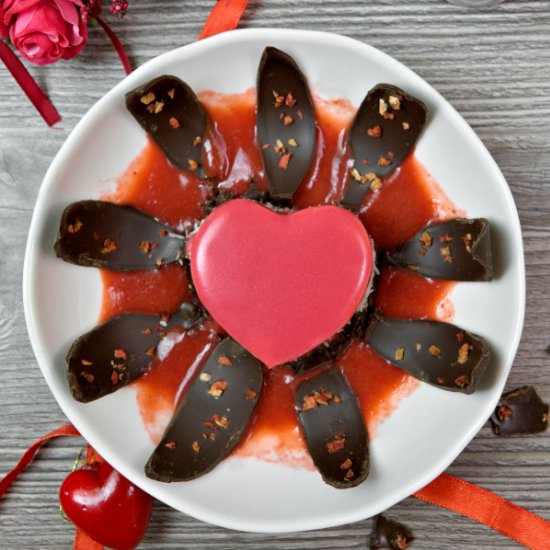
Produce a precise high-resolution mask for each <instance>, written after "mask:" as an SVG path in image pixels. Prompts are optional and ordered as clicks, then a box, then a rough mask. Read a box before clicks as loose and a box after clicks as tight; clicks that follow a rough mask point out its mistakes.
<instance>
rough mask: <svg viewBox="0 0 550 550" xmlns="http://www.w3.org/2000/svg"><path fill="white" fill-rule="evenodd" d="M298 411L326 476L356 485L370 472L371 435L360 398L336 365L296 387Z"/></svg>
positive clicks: (340, 484) (334, 483) (335, 483)
mask: <svg viewBox="0 0 550 550" xmlns="http://www.w3.org/2000/svg"><path fill="white" fill-rule="evenodd" d="M295 408H296V413H297V414H298V419H299V420H300V424H301V426H302V430H303V432H304V436H305V439H306V443H307V447H308V449H309V453H310V455H311V458H312V459H313V462H314V464H315V466H316V467H317V469H318V470H319V472H320V474H321V475H322V476H323V479H324V480H325V482H326V483H328V484H329V485H332V486H333V487H336V488H338V489H346V488H349V487H355V486H356V485H359V484H360V483H362V482H363V481H364V480H365V479H366V477H367V475H368V473H369V447H368V435H367V430H366V428H365V423H364V420H363V415H362V414H361V409H360V408H359V404H358V402H357V398H356V397H355V394H354V393H353V391H352V389H351V388H350V387H349V385H348V383H347V382H346V380H345V378H344V376H343V375H342V374H341V373H340V372H338V371H336V370H335V369H333V368H328V369H327V370H324V371H323V372H321V373H320V374H318V375H317V376H315V377H313V378H310V379H308V380H306V381H305V382H302V383H301V384H300V385H299V386H298V388H297V389H296V401H295Z"/></svg>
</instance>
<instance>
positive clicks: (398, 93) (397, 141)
mask: <svg viewBox="0 0 550 550" xmlns="http://www.w3.org/2000/svg"><path fill="white" fill-rule="evenodd" d="M425 122H426V106H425V105H424V103H422V102H421V101H420V100H418V99H416V98H415V97H413V96H411V95H409V94H407V93H406V92H404V91H403V90H402V89H401V88H398V87H397V86H393V85H391V84H378V85H377V86H375V87H374V88H373V89H372V90H370V91H369V93H368V94H367V96H366V97H365V99H364V100H363V103H361V106H360V107H359V110H358V111H357V114H356V115H355V118H354V120H353V123H352V125H351V129H350V131H349V134H348V144H349V146H350V148H351V153H352V155H353V158H354V166H353V168H352V170H351V175H350V179H349V183H348V185H347V187H346V190H345V192H344V197H343V199H342V206H344V207H345V208H349V209H350V210H353V211H358V210H359V209H360V207H361V204H362V202H363V199H364V198H365V195H366V194H367V191H368V190H369V189H370V187H371V186H373V187H374V185H375V184H378V185H379V183H380V182H379V178H381V177H383V176H387V175H388V174H390V173H391V172H393V171H394V170H395V169H396V168H397V167H398V166H399V165H400V164H401V163H402V162H403V160H404V159H405V158H406V157H407V156H408V155H409V153H410V152H411V151H412V150H413V148H414V146H415V145H416V141H417V140H418V137H419V136H420V132H421V131H422V128H423V127H424V123H425Z"/></svg>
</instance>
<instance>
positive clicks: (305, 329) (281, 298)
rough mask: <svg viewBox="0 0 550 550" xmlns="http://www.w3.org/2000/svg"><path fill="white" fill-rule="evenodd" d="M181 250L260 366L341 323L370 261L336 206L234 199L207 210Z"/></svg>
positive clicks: (352, 223)
mask: <svg viewBox="0 0 550 550" xmlns="http://www.w3.org/2000/svg"><path fill="white" fill-rule="evenodd" d="M187 253H188V255H189V256H190V259H191V274H192V276H193V283H194V285H195V289H196V291H197V294H198V296H199V298H200V300H201V302H202V303H203V305H204V306H205V307H206V309H207V310H208V311H209V312H210V314H211V315H212V317H213V318H214V319H215V320H216V321H217V322H218V323H219V324H220V325H221V326H222V327H223V328H224V329H225V330H226V331H227V332H228V334H229V335H230V336H231V337H232V338H233V339H235V340H236V341H237V342H239V343H240V344H241V345H242V346H243V347H245V348H246V349H247V350H248V351H249V352H250V353H252V354H253V355H255V356H256V357H257V358H258V359H260V360H261V361H263V362H264V363H265V364H266V365H267V366H268V367H274V366H275V365H280V364H282V363H285V362H288V361H290V360H292V359H295V358H297V357H299V356H300V355H303V354H304V353H307V352H308V351H310V350H312V349H313V348H315V347H316V346H318V345H319V344H321V343H323V342H324V341H326V340H327V339H329V338H330V337H331V336H332V335H333V334H335V333H336V332H338V331H339V330H340V329H341V328H343V327H344V326H345V324H346V323H347V322H348V321H349V320H350V318H351V317H352V315H353V314H354V313H355V311H356V310H357V309H358V307H359V306H360V305H361V303H362V301H363V299H364V298H365V295H366V293H367V289H368V286H369V282H370V280H371V276H372V271H373V247H372V242H371V240H370V238H369V236H368V234H367V231H366V230H365V228H364V226H363V224H362V223H361V222H360V221H359V219H358V218H357V217H356V216H354V215H353V214H352V213H351V212H349V211H348V210H345V209H343V208H339V207H336V206H316V207H312V208H308V209H305V210H300V211H298V212H294V213H276V212H273V211H272V210H269V209H268V208H266V207H264V206H261V205H259V204H257V203H255V202H252V201H248V200H243V199H236V200H232V201H229V202H227V203H225V204H223V205H222V206H219V207H218V208H216V209H215V210H214V211H213V212H212V213H211V214H210V215H209V216H208V218H207V219H206V220H205V221H204V222H203V224H202V225H201V226H200V228H199V229H198V231H197V232H196V233H195V234H194V235H193V237H192V238H191V239H190V241H189V243H188V246H187Z"/></svg>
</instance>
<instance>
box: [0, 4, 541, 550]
mask: <svg viewBox="0 0 550 550" xmlns="http://www.w3.org/2000/svg"><path fill="white" fill-rule="evenodd" d="M213 3H214V0H208V1H205V0H163V2H153V1H152V0H140V1H137V0H136V1H134V2H130V10H129V12H128V16H127V17H126V18H125V19H124V20H123V21H115V22H114V23H113V27H114V28H115V30H116V32H117V33H118V35H119V37H120V39H121V40H122V42H123V43H124V44H125V45H127V48H128V52H129V54H130V56H131V57H132V59H133V61H134V63H135V64H136V65H139V64H141V63H143V62H145V61H147V60H148V59H151V58H152V57H154V56H156V55H158V54H161V53H163V52H165V51H167V50H170V49H172V48H174V47H176V46H179V45H183V44H186V43H189V42H192V41H193V40H194V39H195V37H196V36H197V35H198V34H199V32H200V29H201V26H202V23H203V22H204V21H205V19H206V16H207V14H208V12H209V9H210V7H211V5H212V4H213ZM242 26H243V27H281V28H282V27H290V28H307V29H317V30H323V31H332V32H336V33H341V34H346V35H348V36H351V37H353V38H357V39H359V40H361V41H364V42H367V43H369V44H371V45H373V46H375V47H377V48H379V49H381V50H383V51H385V52H387V53H388V54H390V55H392V56H393V57H395V58H397V59H398V60H400V61H402V62H404V63H405V64H407V65H408V66H409V67H411V68H412V69H413V70H415V71H416V72H418V73H419V74H420V75H421V76H422V77H423V78H425V79H426V80H427V81H428V82H429V83H431V84H432V85H433V86H434V87H435V88H436V89H437V90H439V91H440V92H441V93H442V94H443V95H444V96H445V97H446V98H447V99H448V100H449V101H450V102H451V103H452V104H453V105H454V107H456V109H457V110H458V111H459V112H460V113H461V114H462V115H463V116H464V118H465V119H466V120H467V121H468V122H469V123H470V125H471V126H472V127H473V128H474V130H475V131H476V132H477V133H478V135H479V136H480V137H481V139H482V140H483V141H484V143H485V144H486V145H487V147H488V149H489V150H490V152H491V153H492V154H493V156H494V157H495V159H496V161H497V163H498V164H499V166H500V168H501V169H502V171H503V173H504V175H505V177H506V179H507V180H508V182H509V184H510V187H511V189H512V192H513V194H514V198H515V200H516V204H517V207H518V210H519V214H520V218H521V223H522V227H523V232H524V240H525V259H526V266H527V313H526V318H525V329H524V333H523V338H522V341H521V344H520V348H519V351H518V354H517V358H516V361H515V364H514V368H513V370H512V373H511V375H510V378H509V381H508V384H507V388H508V389H511V388H515V387H517V386H519V385H522V384H526V383H527V384H533V385H535V386H536V387H537V388H538V390H539V393H540V394H541V395H542V396H543V398H545V399H546V400H547V401H548V400H550V377H549V374H550V354H549V353H548V352H547V351H546V349H547V347H548V346H549V345H550V293H549V289H550V245H549V240H548V239H549V238H550V156H549V154H548V151H549V147H550V130H549V128H550V94H549V93H548V90H549V89H550V5H549V3H548V1H547V0H538V1H537V0H518V1H512V0H508V1H506V2H504V3H503V4H502V5H501V6H499V7H498V8H493V9H488V10H467V9H462V8H459V7H457V6H452V5H449V4H447V3H446V2H444V0H415V1H414V2H413V1H411V0H409V1H405V0H402V1H396V0H369V1H367V0H362V1H357V0H354V1H351V0H349V1H343V0H325V1H323V0H300V1H297V0H271V1H269V2H268V1H264V2H262V1H258V0H256V1H253V2H251V4H250V6H249V8H248V9H247V11H246V12H245V18H244V21H243V25H242ZM30 70H31V72H32V74H33V75H34V76H35V77H36V79H37V81H38V82H39V83H40V84H41V85H42V86H43V87H44V88H45V89H46V90H47V91H48V93H49V94H50V96H51V98H52V100H53V101H54V103H55V105H56V106H57V107H58V108H59V110H60V112H61V115H62V116H63V122H62V123H61V124H60V126H61V128H62V129H55V130H52V129H49V128H47V127H46V126H45V124H44V123H43V122H42V120H41V119H40V118H39V117H38V116H37V114H36V113H35V111H34V109H33V108H32V106H31V105H30V104H29V103H28V102H27V101H26V99H25V98H23V96H22V95H21V93H20V91H19V89H18V88H17V86H16V85H15V83H14V81H13V80H12V79H11V77H10V76H9V74H8V72H7V71H6V70H5V69H4V68H3V67H0V82H1V83H2V85H1V86H0V247H1V250H2V256H1V258H0V369H1V377H0V426H1V428H0V435H1V437H0V474H2V473H4V472H6V471H8V470H9V469H10V468H11V467H12V466H13V465H14V463H15V462H16V460H17V459H18V458H19V456H20V454H21V452H22V450H23V449H24V448H26V447H27V446H28V444H29V443H30V442H31V441H33V440H34V439H36V438H37V437H39V436H41V435H43V434H44V433H47V432H48V431H50V430H51V429H53V428H54V427H56V426H58V425H59V424H62V423H64V422H65V421H66V419H65V417H64V415H63V414H62V412H61V411H60V409H59V407H58V405H57V404H56V402H55V401H54V399H53V397H52V396H51V394H50V392H49V390H48V388H47V386H46V383H45V382H44V380H43V378H42V376H41V374H40V370H39V368H38V366H37V364H36V360H35V358H34V355H33V352H32V350H31V347H30V344H29V340H28V337H27V332H26V328H25V321H24V316H23V305H22V296H21V277H22V268H23V252H24V246H25V240H26V235H27V229H28V225H29V223H30V218H31V214H32V209H33V206H34V201H35V198H36V194H37V191H38V188H39V185H40V182H41V180H42V177H43V175H44V173H45V171H46V169H47V167H48V165H49V163H50V161H51V160H52V158H53V157H54V155H55V153H56V152H57V151H58V149H59V147H60V146H61V144H62V143H63V141H64V140H65V139H66V137H67V136H68V134H69V132H70V131H71V129H72V128H73V127H74V126H75V124H76V123H77V122H78V120H79V119H80V118H81V117H82V116H83V115H84V113H85V112H86V111H87V110H88V109H89V108H90V107H91V106H92V104H93V103H94V102H95V101H96V100H97V99H99V98H100V97H101V96H102V95H103V94H104V93H105V92H107V91H108V90H109V89H110V88H111V87H112V86H113V85H115V84H116V83H117V82H118V81H119V80H120V79H121V78H122V77H123V72H122V68H121V66H120V64H119V62H118V59H117V58H116V55H115V53H114V51H113V50H112V48H111V47H110V45H109V44H108V42H107V40H106V38H105V36H104V35H103V34H102V32H101V29H100V28H98V27H94V28H92V29H91V31H90V39H89V44H88V46H87V48H86V50H85V51H84V53H83V54H82V55H80V56H79V58H78V59H75V60H73V61H71V62H69V63H58V64H56V65H54V66H51V67H44V68H39V67H30ZM79 446H80V443H79V442H78V441H75V440H63V441H57V442H54V443H51V444H49V445H48V446H47V447H46V448H45V449H44V451H43V452H42V453H41V454H40V455H39V458H38V459H37V460H36V461H35V462H34V463H33V464H32V466H31V467H30V468H29V469H28V471H27V472H26V473H25V475H24V476H23V477H22V478H21V479H20V480H19V481H18V482H17V483H16V484H15V485H14V486H13V488H12V489H11V490H10V492H9V493H8V494H7V496H6V497H5V498H4V499H3V500H2V501H0V548H2V549H3V550H11V549H16V548H17V549H27V548H29V549H30V548H40V549H47V548H56V549H60V548H61V549H64V548H66V549H69V548H72V537H73V532H74V531H73V529H72V526H71V525H70V524H69V523H67V522H65V521H63V520H62V519H61V517H60V515H59V511H58V501H57V490H58V487H59V484H60V482H61V480H62V479H63V478H64V476H65V475H66V473H67V471H68V469H69V468H70V466H71V464H72V461H73V459H74V457H75V456H76V453H77V452H78V448H79ZM549 457H550V433H546V434H543V435H539V436H527V437H517V438H510V439H499V438H497V437H494V436H493V435H492V433H491V431H490V429H489V428H488V427H485V428H483V429H482V430H481V432H480V433H479V434H478V435H477V436H476V438H475V439H474V440H473V441H472V443H471V444H470V445H469V446H468V447H467V449H466V450H465V451H464V452H463V453H462V454H461V455H460V456H459V457H458V459H457V460H456V462H455V463H454V464H453V465H452V466H451V468H450V469H449V472H450V473H452V474H455V475H458V476H461V477H463V478H465V479H467V480H468V481H472V482H474V483H478V484H479V485H481V486H482V487H485V488H487V489H490V490H492V491H494V492H496V493H498V494H500V495H502V496H504V497H505V498H508V499H510V500H511V501H513V502H515V503H517V504H519V505H521V506H525V507H527V508H529V509H530V510H532V511H534V512H536V513H538V514H540V515H542V516H543V517H545V518H547V519H550V458H549ZM389 514H390V515H391V516H392V517H394V518H395V519H397V520H400V521H403V522H405V523H407V524H408V525H410V527H411V528H412V529H413V530H414V533H415V535H416V538H417V542H416V543H415V544H414V546H413V548H422V549H437V550H447V549H448V550H450V549H453V550H466V549H468V550H471V549H474V548H475V549H497V548H498V549H502V550H507V549H510V550H512V549H514V548H518V545H517V544H515V543H513V542H511V541H509V540H508V539H505V538H504V537H502V536H500V535H499V534H497V533H495V532H492V531H490V530H489V529H487V528H486V527H483V526H481V525H478V524H476V523H474V522H473V521H470V520H467V519H465V518H462V517H459V516H457V515H456V514H453V513H452V512H448V511H445V510H441V509H438V508H435V507H433V506H430V505H428V504H425V503H423V502H419V501H417V500H415V499H413V498H409V499H406V500H405V501H403V502H401V503H400V504H398V505H397V506H395V507H394V508H393V509H392V510H391V511H390V512H389ZM370 528H371V520H365V521H362V522H359V523H355V524H351V525H346V526H343V527H338V528H334V529H327V530H323V531H314V532H308V533H301V534H288V535H275V536H273V535H254V534H243V533H235V532H232V531H227V530H225V529H222V528H218V527H214V526H211V525H206V524H204V523H201V522H198V521H196V520H194V519H192V518H189V517H186V516H184V515H182V514H180V513H177V512H175V511H174V510H171V509H169V508H168V507H166V506H164V505H162V504H159V503H157V504H156V505H155V509H154V513H153V519H152V524H151V528H150V530H149V532H148V534H147V537H146V539H145V541H144V542H143V544H142V548H144V549H165V548H190V549H191V548H192V549H196V550H197V549H210V548H212V549H214V548H215V549H217V550H226V549H227V550H229V549H241V548H246V549H255V550H256V549H257V550H268V549H273V550H275V549H277V550H284V549H289V550H290V549H295V550H298V549H299V550H307V549H310V550H314V549H315V550H321V549H324V548H327V549H328V548H331V549H334V548H337V549H340V548H341V549H344V548H367V547H368V544H367V538H368V534H369V532H370ZM549 547H550V541H549Z"/></svg>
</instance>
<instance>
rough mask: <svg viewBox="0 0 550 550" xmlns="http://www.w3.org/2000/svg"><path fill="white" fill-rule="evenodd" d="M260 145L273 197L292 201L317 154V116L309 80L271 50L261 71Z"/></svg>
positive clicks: (258, 121)
mask: <svg viewBox="0 0 550 550" xmlns="http://www.w3.org/2000/svg"><path fill="white" fill-rule="evenodd" d="M257 90H258V110H257V127H258V142H259V146H260V150H261V153H262V158H263V163H264V168H265V173H266V176H267V181H268V183H269V188H270V190H271V195H272V196H273V197H275V198H283V199H291V198H292V196H293V194H294V192H295V191H296V189H297V188H298V186H299V185H300V183H301V182H302V180H303V179H304V176H305V174H306V172H307V171H308V169H309V166H310V164H311V160H312V158H313V151H314V150H315V142H316V132H315V113H314V110H313V102H312V100H311V95H310V92H309V87H308V83H307V80H306V77H305V76H304V74H303V73H302V71H301V70H300V69H299V67H298V65H296V63H295V61H294V60H293V59H292V58H291V57H290V56H289V55H288V54H286V53H284V52H282V51H280V50H278V49H276V48H273V47H268V48H266V49H265V50H264V53H263V55H262V59H261V61H260V66H259V68H258V85H257Z"/></svg>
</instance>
